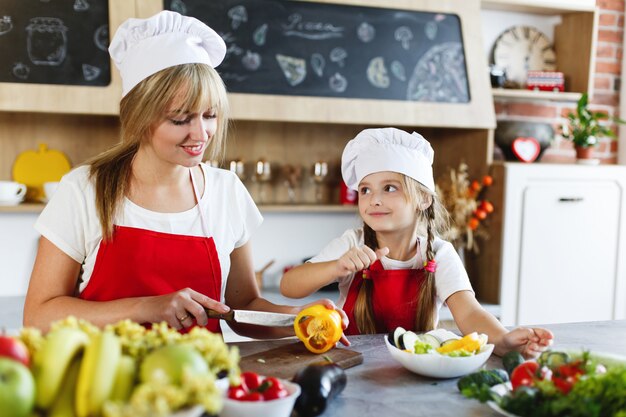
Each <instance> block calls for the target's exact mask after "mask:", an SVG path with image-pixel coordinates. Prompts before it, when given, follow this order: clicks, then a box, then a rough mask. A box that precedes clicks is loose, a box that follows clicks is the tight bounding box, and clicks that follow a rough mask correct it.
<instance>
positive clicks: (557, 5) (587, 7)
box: [481, 0, 596, 14]
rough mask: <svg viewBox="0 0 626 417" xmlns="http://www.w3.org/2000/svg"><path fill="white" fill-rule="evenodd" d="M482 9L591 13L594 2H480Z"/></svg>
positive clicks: (570, 0)
mask: <svg viewBox="0 0 626 417" xmlns="http://www.w3.org/2000/svg"><path fill="white" fill-rule="evenodd" d="M481 6H482V8H484V9H491V10H506V11H512V12H524V13H538V14H559V13H564V12H593V11H594V10H595V9H596V2H595V0H482V1H481Z"/></svg>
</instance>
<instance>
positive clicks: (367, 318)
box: [354, 175, 449, 334]
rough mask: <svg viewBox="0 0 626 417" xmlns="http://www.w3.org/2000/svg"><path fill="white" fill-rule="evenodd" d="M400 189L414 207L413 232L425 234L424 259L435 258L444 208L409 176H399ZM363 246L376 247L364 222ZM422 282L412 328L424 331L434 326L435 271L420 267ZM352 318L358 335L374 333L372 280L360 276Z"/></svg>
mask: <svg viewBox="0 0 626 417" xmlns="http://www.w3.org/2000/svg"><path fill="white" fill-rule="evenodd" d="M402 177H403V181H402V182H403V188H404V193H405V195H406V199H407V202H408V203H409V204H412V205H413V206H414V207H415V211H416V215H417V216H418V221H417V232H418V233H420V234H424V233H425V234H426V236H427V246H426V260H427V261H432V260H434V259H435V252H434V251H433V242H434V240H435V236H438V235H440V234H441V233H442V232H443V231H444V230H445V229H447V227H448V225H449V216H448V212H447V210H446V209H445V207H444V206H443V205H442V204H441V202H440V201H439V199H438V198H437V196H436V195H435V194H434V193H433V192H432V191H430V190H429V189H428V188H426V187H425V186H423V185H422V184H420V183H419V182H417V181H416V180H414V179H413V178H411V177H408V176H406V175H402ZM428 201H432V202H431V204H429V205H428V207H427V208H426V209H423V210H422V209H420V207H421V206H422V205H423V204H424V202H428ZM363 232H364V239H365V245H367V246H368V247H370V248H371V249H373V250H376V249H378V240H377V239H376V232H375V231H374V230H373V229H372V228H371V227H369V226H368V225H367V224H365V223H364V224H363ZM424 276H425V277H424V278H425V279H424V281H423V283H422V285H421V286H420V288H419V291H420V295H419V298H418V300H417V313H416V315H415V328H414V330H416V331H428V330H432V329H434V328H435V315H434V312H435V296H436V290H435V274H434V273H433V272H428V271H426V270H424ZM354 318H355V320H356V325H357V327H358V329H359V332H361V334H374V333H377V329H376V320H375V317H374V309H373V307H372V282H371V280H370V279H364V280H363V282H362V284H361V288H360V289H359V294H358V295H357V299H356V302H355V305H354Z"/></svg>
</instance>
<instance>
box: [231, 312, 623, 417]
mask: <svg viewBox="0 0 626 417" xmlns="http://www.w3.org/2000/svg"><path fill="white" fill-rule="evenodd" d="M543 326H544V327H546V328H548V329H550V330H551V331H552V332H553V333H554V335H555V344H554V349H571V350H580V349H589V350H591V351H593V352H607V353H614V354H621V355H624V352H626V320H613V321H603V322H587V323H567V324H553V325H550V324H548V325H543ZM348 339H349V340H350V341H351V342H352V346H351V347H350V348H349V349H354V350H356V351H358V352H361V353H363V363H362V364H361V365H357V366H355V367H353V368H349V369H347V370H346V374H347V376H348V384H347V386H346V388H345V390H344V391H343V392H342V394H341V395H340V396H338V397H337V398H336V399H334V400H333V401H332V402H331V403H330V405H329V407H328V409H327V410H326V412H325V413H324V416H325V417H346V416H359V417H379V416H394V417H404V416H406V417H409V416H410V417H440V416H441V417H478V416H487V417H491V416H493V417H495V416H498V415H499V414H497V413H496V412H495V411H493V410H492V409H491V408H490V407H489V406H488V405H486V404H481V403H480V402H479V401H477V400H470V399H467V398H465V397H463V396H462V395H461V394H460V393H459V391H458V389H457V387H456V383H457V380H458V378H452V379H431V378H427V377H422V376H419V375H416V374H414V373H411V372H409V371H408V370H406V369H405V368H403V367H402V366H401V365H400V364H399V363H397V362H395V361H394V360H393V358H392V357H391V355H390V354H389V352H388V351H387V348H386V347H385V345H384V341H383V335H366V336H350V337H349V338H348ZM284 343H288V342H285V341H283V340H275V341H256V342H243V343H237V346H239V349H240V352H241V355H242V356H247V355H250V354H253V353H257V352H263V351H265V350H268V349H272V348H274V347H277V346H280V345H281V344H284ZM487 367H488V368H494V367H498V368H500V367H502V361H501V360H500V358H499V357H497V356H495V355H492V356H491V358H489V360H488V362H487Z"/></svg>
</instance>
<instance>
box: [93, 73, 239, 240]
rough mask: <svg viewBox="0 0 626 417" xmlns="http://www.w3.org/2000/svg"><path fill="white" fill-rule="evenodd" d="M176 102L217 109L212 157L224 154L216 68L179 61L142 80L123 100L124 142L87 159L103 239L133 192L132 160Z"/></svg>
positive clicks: (180, 106)
mask: <svg viewBox="0 0 626 417" xmlns="http://www.w3.org/2000/svg"><path fill="white" fill-rule="evenodd" d="M173 104H176V107H177V109H176V111H177V112H180V113H181V114H184V113H198V112H200V113H201V112H205V111H206V110H207V109H214V110H215V112H216V115H217V121H218V122H217V123H218V126H217V130H216V132H215V135H214V136H213V137H212V138H211V140H210V142H209V146H208V152H209V158H210V159H216V158H223V155H224V142H225V138H226V134H227V130H228V98H227V96H226V87H225V86H224V83H223V81H222V79H221V78H220V76H219V75H218V73H217V72H216V71H215V70H214V69H213V68H211V67H210V66H208V65H205V64H183V65H176V66H173V67H169V68H166V69H164V70H161V71H159V72H157V73H156V74H153V75H151V76H150V77H148V78H146V79H144V80H143V81H141V82H140V83H139V84H137V85H136V86H135V87H134V88H133V89H132V90H131V91H130V92H129V93H128V94H126V96H124V98H122V100H121V102H120V124H121V141H120V142H119V143H118V144H117V145H115V146H114V147H113V148H111V149H109V150H108V151H106V152H103V153H102V154H100V155H98V156H96V157H95V158H93V159H92V160H90V161H88V162H87V163H88V164H90V165H91V167H90V171H89V174H90V177H91V178H92V179H94V180H95V192H96V211H97V213H98V218H99V219H100V223H101V225H102V237H103V240H105V241H106V240H110V239H112V238H113V231H114V224H113V222H114V219H115V216H116V214H117V212H118V210H119V207H120V206H121V202H122V201H123V198H124V196H125V195H126V193H127V192H128V188H129V184H130V178H131V169H132V162H133V159H134V157H135V155H136V153H137V151H138V149H139V146H140V144H141V143H142V142H145V141H148V140H149V139H150V137H151V136H152V133H153V131H154V129H155V127H156V126H157V125H158V124H159V123H160V122H161V121H162V120H163V118H164V117H165V114H166V112H167V111H168V110H170V109H169V108H168V107H169V106H172V105H173Z"/></svg>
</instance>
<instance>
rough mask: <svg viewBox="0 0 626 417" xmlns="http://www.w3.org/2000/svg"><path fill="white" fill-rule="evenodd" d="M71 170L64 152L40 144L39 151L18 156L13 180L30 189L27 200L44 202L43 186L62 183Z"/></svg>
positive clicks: (29, 151) (30, 151) (14, 165)
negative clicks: (54, 182)
mask: <svg viewBox="0 0 626 417" xmlns="http://www.w3.org/2000/svg"><path fill="white" fill-rule="evenodd" d="M71 168H72V167H71V164H70V161H69V159H68V158H67V156H65V154H63V152H61V151H57V150H54V149H48V145H46V144H45V143H40V144H39V149H38V150H28V151H24V152H22V153H20V154H19V155H18V156H17V159H16V160H15V163H14V164H13V180H14V181H17V182H21V183H22V184H25V185H26V187H28V190H27V192H26V199H27V200H30V201H44V197H45V193H44V191H43V184H44V183H46V182H50V181H60V180H61V177H63V175H65V174H67V173H68V172H69V171H70V169H71Z"/></svg>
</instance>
